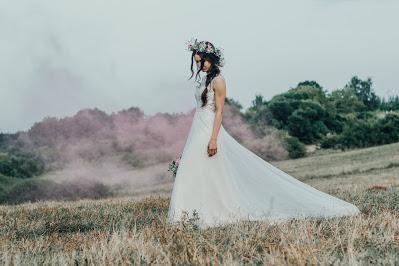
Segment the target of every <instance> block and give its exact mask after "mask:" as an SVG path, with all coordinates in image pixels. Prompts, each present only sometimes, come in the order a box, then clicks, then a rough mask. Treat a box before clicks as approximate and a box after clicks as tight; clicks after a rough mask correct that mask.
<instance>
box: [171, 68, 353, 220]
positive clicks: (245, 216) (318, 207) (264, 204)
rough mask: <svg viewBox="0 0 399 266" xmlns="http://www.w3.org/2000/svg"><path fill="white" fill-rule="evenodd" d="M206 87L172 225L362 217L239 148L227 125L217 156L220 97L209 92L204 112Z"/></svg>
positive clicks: (176, 191) (174, 198) (178, 180)
mask: <svg viewBox="0 0 399 266" xmlns="http://www.w3.org/2000/svg"><path fill="white" fill-rule="evenodd" d="M204 88H205V76H204V77H203V78H202V80H201V84H200V86H194V90H195V100H196V103H197V106H196V111H195V114H194V117H193V121H192V125H191V128H190V131H189V133H188V137H187V140H186V143H185V146H184V149H183V152H182V156H181V159H180V162H179V167H178V170H177V173H176V177H175V181H174V185H173V191H172V195H171V199H170V205H169V210H168V217H167V222H168V223H170V224H173V223H178V222H179V221H180V219H181V217H182V215H183V214H184V213H186V215H187V216H186V217H194V211H195V212H196V213H197V214H198V216H197V217H199V220H197V222H198V223H199V226H200V227H201V228H206V227H209V226H218V225H224V224H228V223H233V222H237V221H239V220H268V221H271V222H273V221H281V220H286V219H290V218H304V217H333V216H335V217H337V216H347V215H356V214H358V213H360V210H359V209H358V208H357V207H356V206H355V205H352V204H351V203H349V202H346V201H344V200H341V199H339V198H336V197H334V196H331V195H329V194H327V193H324V192H322V191H319V190H317V189H315V188H313V187H311V186H309V185H307V184H305V183H303V182H300V181H299V180H297V179H296V178H294V177H292V176H290V175H288V174H287V173H285V172H283V171H282V170H280V169H279V168H277V167H275V166H273V165H272V164H270V163H268V162H266V161H265V160H263V159H262V158H261V157H259V156H257V155H256V154H255V153H253V152H252V151H250V150H248V149H247V148H245V147H244V146H242V145H241V144H240V143H238V142H237V141H236V140H235V139H234V138H233V137H232V136H231V135H230V134H229V133H228V132H227V131H226V130H225V129H224V127H223V125H221V127H220V130H219V133H218V136H217V153H216V154H215V155H213V156H211V157H209V156H208V153H207V145H208V142H209V140H210V137H211V133H212V129H213V121H214V117H215V113H214V111H215V99H214V97H215V93H214V91H213V89H211V88H210V86H208V88H207V90H208V91H207V99H208V102H207V105H206V106H204V107H201V93H202V91H203V90H204Z"/></svg>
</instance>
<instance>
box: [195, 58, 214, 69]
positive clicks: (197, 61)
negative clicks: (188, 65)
mask: <svg viewBox="0 0 399 266" xmlns="http://www.w3.org/2000/svg"><path fill="white" fill-rule="evenodd" d="M194 60H195V63H196V64H197V68H200V67H201V56H199V55H198V54H196V55H194ZM210 68H211V63H210V62H209V61H208V60H206V59H205V61H204V66H203V67H202V69H201V70H202V71H204V72H208V71H209V69H210Z"/></svg>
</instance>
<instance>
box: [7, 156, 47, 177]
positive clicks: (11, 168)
mask: <svg viewBox="0 0 399 266" xmlns="http://www.w3.org/2000/svg"><path fill="white" fill-rule="evenodd" d="M44 171H45V164H44V161H43V159H42V158H41V156H39V155H37V154H34V153H28V152H22V151H18V150H10V151H8V152H7V153H5V154H3V156H1V157H0V174H3V175H5V176H12V177H18V178H29V177H33V176H38V175H41V174H43V173H44Z"/></svg>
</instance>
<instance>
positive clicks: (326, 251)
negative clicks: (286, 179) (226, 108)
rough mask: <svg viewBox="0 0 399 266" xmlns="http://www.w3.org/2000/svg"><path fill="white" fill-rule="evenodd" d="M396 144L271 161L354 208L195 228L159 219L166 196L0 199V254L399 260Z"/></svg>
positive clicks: (51, 258) (25, 257) (227, 260)
mask: <svg viewBox="0 0 399 266" xmlns="http://www.w3.org/2000/svg"><path fill="white" fill-rule="evenodd" d="M398 147H399V145H397V144H394V145H387V146H381V147H379V148H378V149H375V148H373V149H364V150H358V151H351V152H345V153H334V154H327V155H320V156H317V157H311V158H304V159H300V160H292V161H285V162H280V163H278V166H279V167H281V168H282V169H284V170H287V171H290V172H291V173H292V174H294V175H296V176H299V178H300V179H303V180H305V181H306V182H308V183H310V184H311V185H313V186H315V187H317V188H318V189H321V190H323V191H326V192H328V193H331V194H333V195H336V196H338V197H340V198H342V199H344V200H347V201H350V202H353V203H354V204H355V205H357V206H358V207H359V208H360V209H361V211H362V214H361V215H359V216H356V217H341V218H330V219H306V220H300V221H298V220H291V221H287V222H285V223H281V224H269V223H267V222H248V221H247V222H244V221H243V222H241V223H238V224H234V225H227V226H223V227H217V228H208V229H206V230H201V229H200V228H198V226H197V225H196V223H195V222H193V221H192V220H185V221H182V223H181V224H180V225H179V226H170V225H168V224H166V223H165V219H166V214H167V209H168V203H169V198H168V197H164V196H163V197H161V196H148V197H146V198H144V199H140V200H138V199H133V198H130V197H124V198H115V199H106V200H81V201H76V202H38V203H34V204H30V203H26V204H21V205H17V206H0V263H1V264H4V265H10V264H23V265H27V264H29V265H31V264H40V265H42V264H45V265H50V264H51V265H54V264H55V265H59V264H62V265H71V264H84V265H86V264H89V265H125V264H135V265H136V264H150V263H151V264H184V265H187V264H190V265H199V264H210V265H218V264H227V265H242V264H267V265H292V264H293V265H357V264H361V265H363V264H381V265H398V264H399V191H398V190H399V189H398V185H399V183H398V180H399V167H398V166H397V165H395V164H394V163H395V162H393V161H390V160H394V158H397V157H396V156H398V154H399V149H398ZM315 162H317V164H318V165H319V167H317V166H316V165H315ZM276 165H277V163H276ZM320 165H322V166H323V167H320ZM324 166H325V167H324ZM306 169H307V170H306ZM318 176H319V177H318Z"/></svg>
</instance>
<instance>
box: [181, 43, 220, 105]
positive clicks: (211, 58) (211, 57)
mask: <svg viewBox="0 0 399 266" xmlns="http://www.w3.org/2000/svg"><path fill="white" fill-rule="evenodd" d="M205 44H206V45H211V46H212V48H214V46H213V44H212V43H210V42H205ZM196 54H197V55H199V56H200V57H201V66H200V68H199V69H198V71H197V73H196V75H195V80H196V81H197V82H198V76H199V73H200V72H201V70H202V67H203V66H204V62H205V60H206V61H208V62H210V63H211V67H210V69H209V71H208V73H207V74H206V82H205V89H204V91H203V92H202V93H201V101H202V107H204V106H205V105H206V103H207V101H208V99H207V97H206V95H207V92H208V85H209V84H210V83H211V81H212V79H213V78H214V77H216V76H217V75H218V74H220V69H219V67H218V66H217V62H219V58H218V57H217V56H216V55H215V54H214V53H207V52H199V51H196V50H193V52H192V54H191V77H190V78H189V80H190V79H191V78H192V77H193V76H194V70H193V64H194V56H195V55H196Z"/></svg>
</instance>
